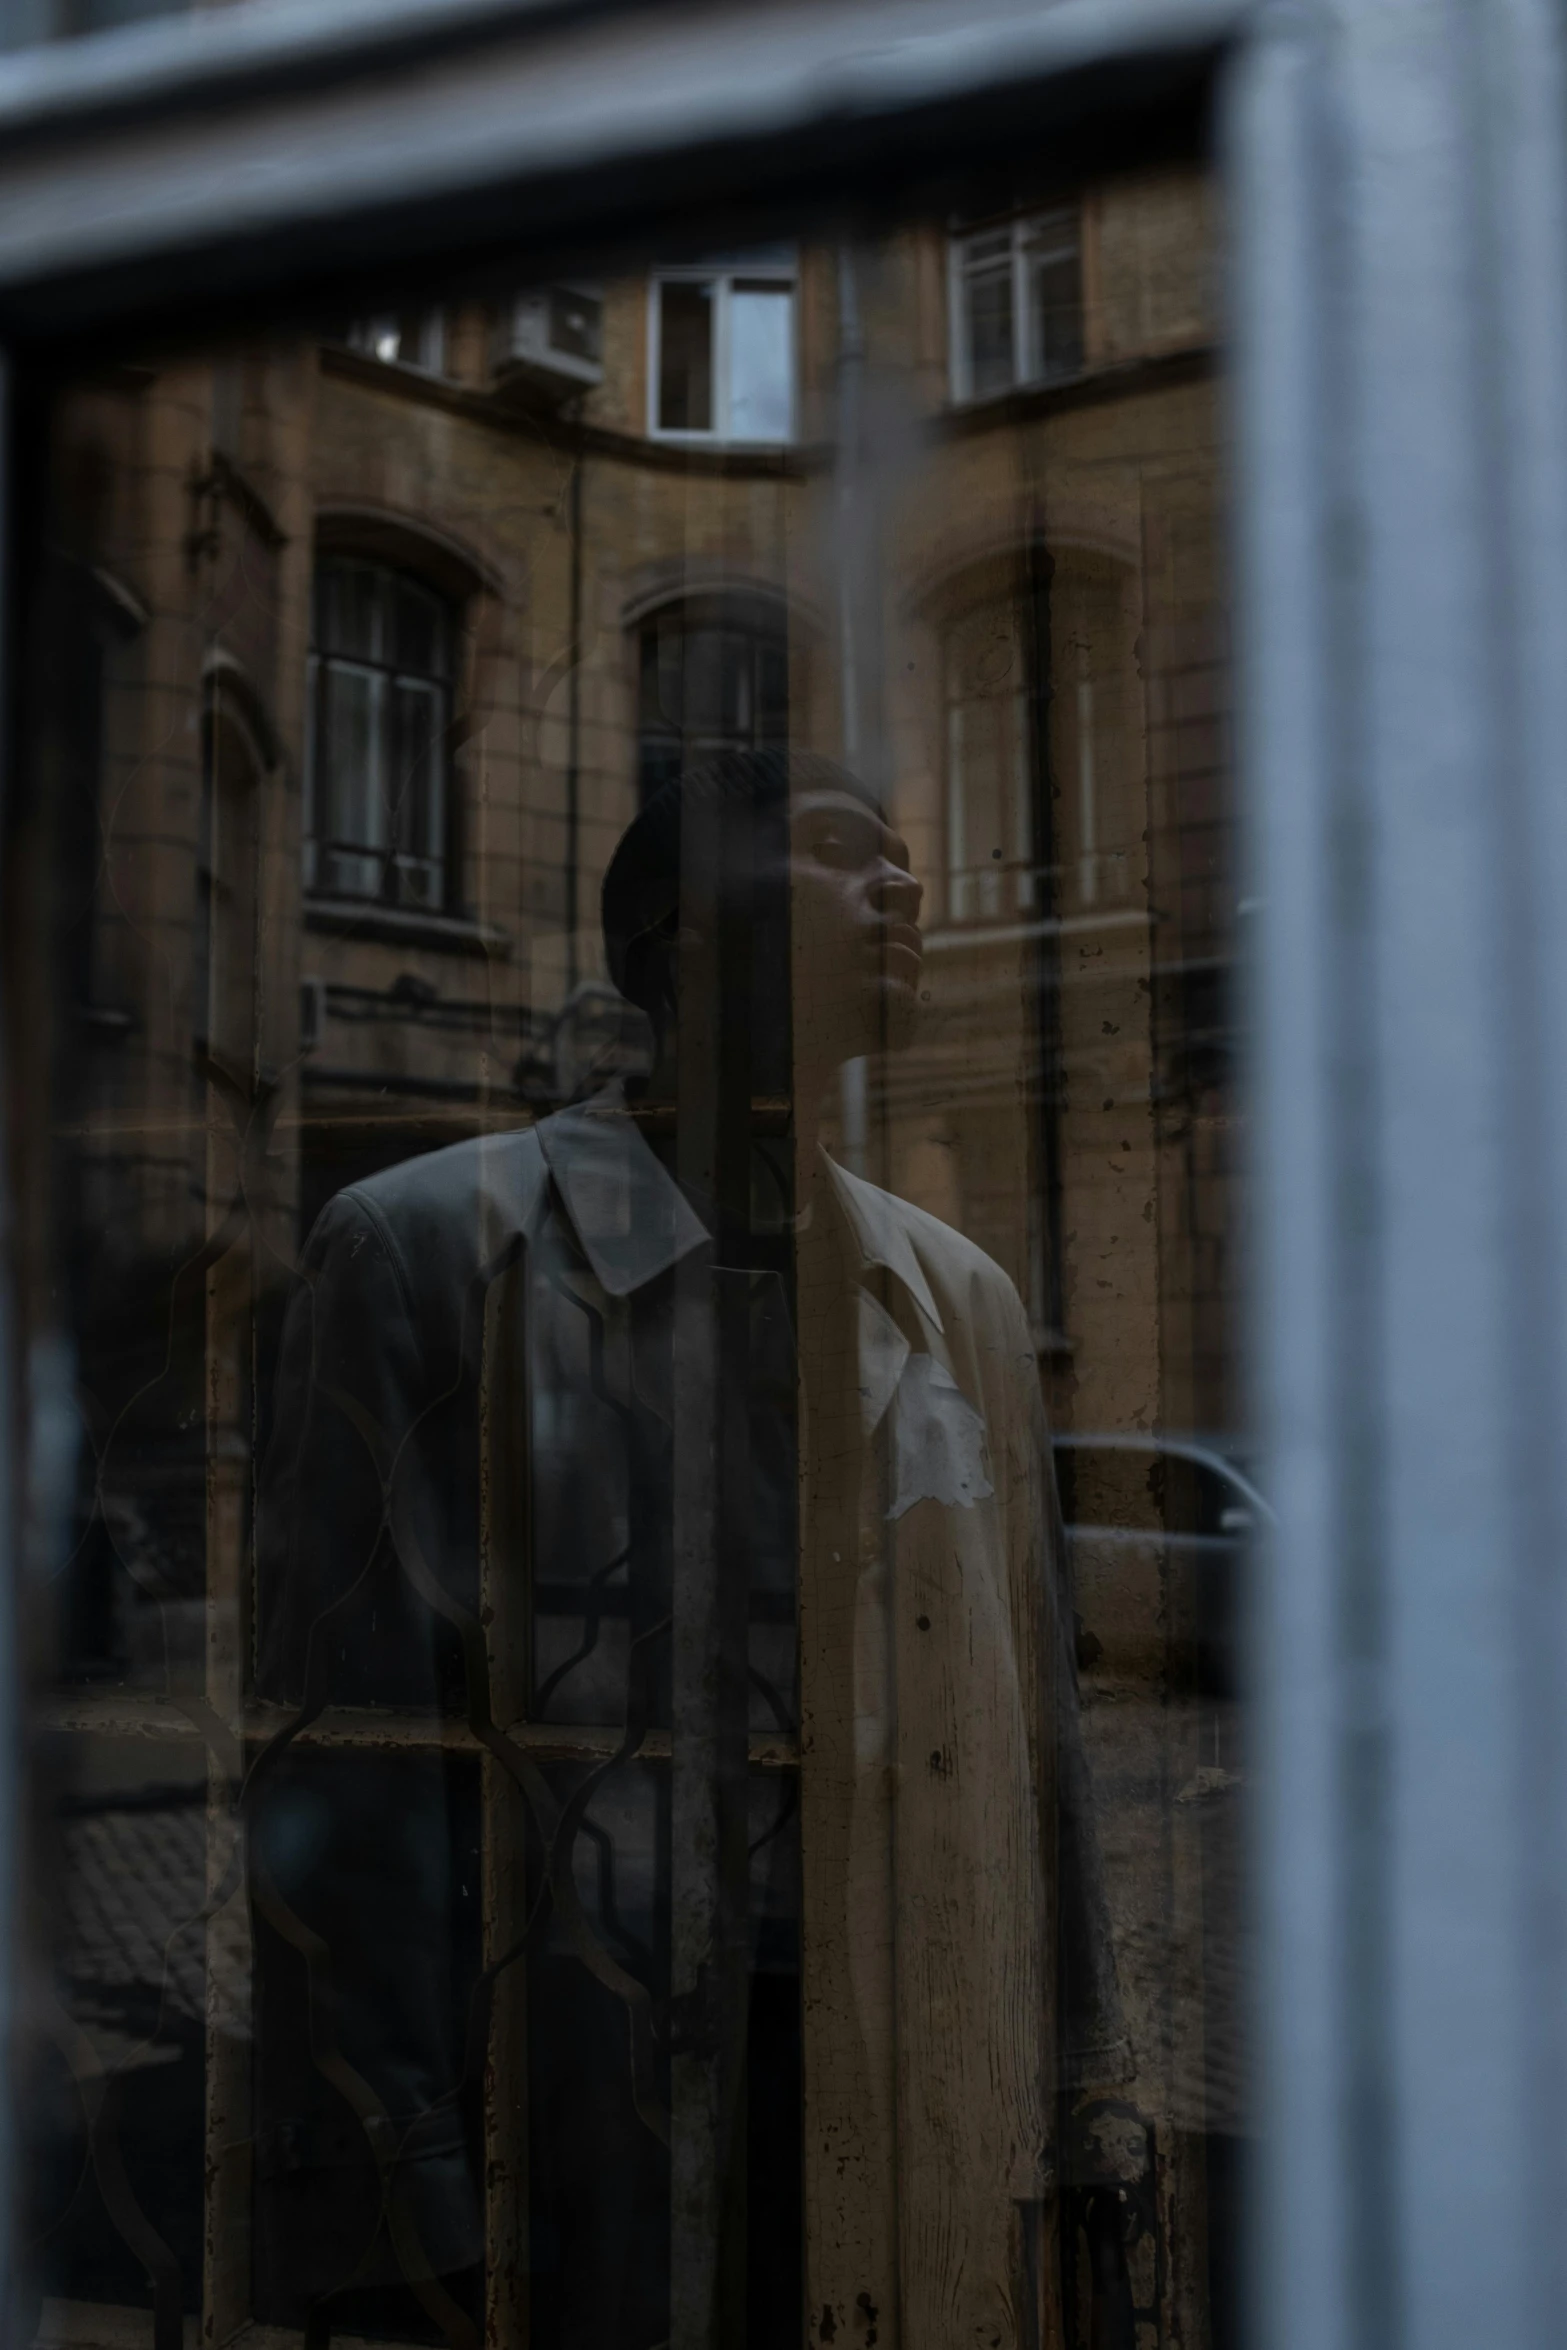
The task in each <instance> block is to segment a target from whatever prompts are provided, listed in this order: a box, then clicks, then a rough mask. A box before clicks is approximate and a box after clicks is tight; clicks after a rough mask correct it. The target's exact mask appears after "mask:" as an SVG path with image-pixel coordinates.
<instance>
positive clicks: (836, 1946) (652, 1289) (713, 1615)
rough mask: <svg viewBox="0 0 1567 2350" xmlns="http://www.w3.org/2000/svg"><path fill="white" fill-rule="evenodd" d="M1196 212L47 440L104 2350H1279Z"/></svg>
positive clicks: (1163, 174) (62, 1123) (39, 1976)
mask: <svg viewBox="0 0 1567 2350" xmlns="http://www.w3.org/2000/svg"><path fill="white" fill-rule="evenodd" d="M1213 234H1214V230H1213V221H1212V216H1211V206H1210V201H1209V197H1208V193H1207V186H1206V182H1205V179H1204V177H1203V175H1202V173H1201V172H1200V171H1199V170H1198V169H1196V168H1195V167H1193V168H1191V169H1185V168H1180V169H1178V168H1175V167H1173V166H1171V167H1167V168H1164V167H1162V168H1161V169H1160V170H1159V171H1157V172H1145V173H1134V174H1126V175H1122V176H1120V177H1116V178H1111V179H1106V180H1103V181H1095V182H1090V183H1088V184H1085V185H1077V186H1067V187H1063V186H1061V185H1060V184H1059V183H1058V182H1049V181H1045V180H1040V181H1038V182H1037V183H1036V182H1032V181H1027V180H1023V179H1019V180H1016V181H1009V182H1008V183H1007V185H1006V186H1005V187H998V186H995V185H992V186H989V187H987V188H985V189H976V190H974V191H973V192H972V195H971V196H970V197H965V199H964V203H963V205H962V207H961V208H959V209H957V210H954V209H953V207H952V205H951V203H950V202H949V201H946V200H944V202H943V205H942V207H941V208H940V209H933V210H932V211H931V213H930V214H929V216H928V217H926V218H924V219H922V220H919V221H916V222H915V223H914V224H913V225H912V226H910V227H908V228H906V229H904V230H902V231H900V232H899V233H898V234H896V235H887V236H883V237H880V238H878V239H874V240H871V239H866V238H864V237H857V236H854V235H850V234H847V233H846V234H845V235H844V236H842V237H841V238H837V239H833V238H825V237H824V238H818V239H817V241H811V240H809V239H807V240H804V241H801V242H799V243H798V244H789V243H779V244H774V245H771V246H768V247H767V248H766V249H764V250H759V251H751V252H735V251H732V250H729V249H727V248H726V249H724V250H723V251H721V252H715V253H714V254H713V255H712V256H711V257H704V256H703V255H701V254H696V255H692V254H690V253H682V254H678V255H673V256H669V257H667V258H666V257H660V256H656V255H655V256H651V257H650V258H649V260H648V265H647V266H646V267H645V268H643V269H641V270H637V271H628V270H626V268H625V266H624V264H623V263H622V265H621V274H619V275H616V276H613V277H606V278H602V279H596V278H593V277H591V276H589V275H583V276H578V277H572V278H569V279H562V280H560V281H558V282H555V281H550V282H546V283H543V284H534V285H529V286H525V287H523V288H521V289H520V290H519V291H517V292H516V293H515V294H508V295H507V296H506V297H505V298H504V299H499V298H497V299H491V300H489V301H484V302H481V301H478V300H475V299H471V298H468V297H464V298H463V299H461V300H458V299H453V300H451V301H450V302H448V303H445V304H442V303H439V302H432V301H430V300H428V299H426V298H423V297H421V299H419V300H417V301H412V302H409V303H408V304H406V305H404V306H403V307H402V308H400V309H399V308H396V307H391V306H387V307H383V308H382V309H380V310H377V309H375V308H374V307H373V306H371V305H367V306H366V308H365V310H364V312H363V314H362V315H358V316H354V317H350V318H345V319H344V320H343V321H342V322H341V325H340V328H339V329H338V330H337V331H336V332H334V333H331V334H325V333H322V332H320V331H319V330H317V331H316V332H315V333H314V334H312V335H305V334H303V333H301V332H299V331H297V330H285V329H279V330H277V331H275V332H272V331H269V332H267V333H266V334H260V333H258V334H257V336H256V338H255V339H254V340H251V341H249V342H245V343H239V344H227V345H224V346H223V347H222V348H208V349H202V350H197V351H195V352H194V353H188V354H186V355H185V356H183V357H173V358H171V357H169V356H168V355H166V354H165V355H162V356H158V357H155V358H150V359H147V360H145V361H143V360H140V359H136V358H134V357H132V358H128V359H122V360H120V361H117V362H116V363H115V364H113V365H110V364H108V363H107V361H106V363H105V365H104V367H103V369H102V371H101V372H100V373H98V374H96V375H94V376H92V377H91V378H83V379H82V380H80V381H78V382H74V383H72V384H70V385H69V386H67V387H66V388H65V389H64V390H62V391H61V392H60V394H59V396H58V397H57V399H56V400H55V402H54V405H53V408H52V411H51V413H50V417H49V424H48V436H47V446H46V447H43V448H41V449H40V451H39V456H38V465H37V469H36V475H35V483H36V490H37V500H38V505H39V519H38V529H37V534H36V545H35V555H34V576H33V579H32V583H31V592H30V594H29V597H28V624H27V625H28V634H27V644H26V649H25V660H24V663H23V674H24V679H25V685H26V692H27V697H28V707H27V728H26V738H25V757H24V761H23V773H22V778H21V787H20V790H19V792H18V793H17V795H16V798H15V806H14V817H13V829H12V837H11V840H10V842H9V844H8V847H7V854H6V864H5V872H6V876H7V888H8V892H9V895H8V900H7V919H6V952H7V954H8V955H9V957H10V970H11V974H12V985H11V990H10V1001H11V1002H12V1004H13V1005H17V1006H19V1007H21V1009H20V1012H19V1015H18V1018H17V1021H16V1025H15V1028H14V1032H13V1034H12V1036H11V1038H10V1041H9V1045H8V1051H9V1056H10V1066H11V1068H12V1071H13V1079H14V1097H13V1098H14V1100H15V1102H16V1104H17V1105H18V1112H17V1115H16V1118H15V1128H16V1134H17V1157H18V1165H19V1169H20V1176H19V1181H20V1185H21V1194H20V1209H19V1214H20V1217H21V1226H22V1232H23V1236H24V1240H25V1247H24V1250H23V1252H22V1265H23V1272H22V1295H21V1298H20V1311H21V1313H22V1316H23V1321H24V1326H25V1329H26V1332H27V1337H28V1348H29V1353H28V1362H29V1382H28V1397H27V1414H28V1453H27V1457H28V1461H29V1464H30V1465H29V1480H30V1483H29V1495H30V1518H29V1524H30V1537H29V1539H30V1545H31V1548H30V1565H29V1582H28V1598H27V1611H28V1612H27V1623H26V1631H27V1641H28V1654H29V1659H30V1670H31V1674H32V1681H33V1690H34V1716H33V1721H34V1735H33V1738H32V1743H31V1748H30V1754H31V1767H30V1780H29V1820H30V1830H29V1833H30V1838H31V1845H30V1849H31V1855H32V1859H31V1882H32V1886H33V1899H32V1902H31V1906H30V1910H29V1918H28V1936H29V1943H28V1947H29V1960H28V1964H29V1970H30V1972H29V1977H28V1981H29V1991H28V1999H27V2013H26V2019H25V2022H26V2029H25V2033H24V2040H23V2049H22V2055H21V2058H20V2062H21V2064H22V2068H23V2075H24V2092H25V2093H24V2097H23V2106H24V2110H25V2114H26V2119H27V2128H28V2132H29V2143H28V2150H27V2160H26V2164H25V2201H26V2214H25V2219H26V2233H27V2239H28V2250H27V2292H28V2296H29V2300H28V2316H27V2321H26V2322H27V2326H28V2328H29V2329H33V2330H35V2332H36V2338H37V2339H38V2340H39V2341H40V2342H41V2343H66V2342H70V2343H74V2344H78V2345H84V2346H86V2345H102V2346H103V2350H110V2346H111V2345H112V2346H116V2350H128V2346H130V2345H139V2344H143V2343H145V2344H148V2345H151V2346H153V2350H175V2345H176V2344H178V2343H180V2342H181V2341H182V2339H184V2338H186V2335H185V2329H186V2328H188V2327H191V2326H198V2325H199V2327H200V2328H201V2334H200V2338H201V2339H202V2340H203V2341H205V2342H209V2343H212V2344H215V2345H216V2344H222V2343H226V2342H228V2341H230V2340H233V2339H236V2338H239V2337H242V2336H245V2329H246V2328H252V2327H253V2328H256V2329H260V2330H259V2331H257V2332H256V2333H254V2334H253V2335H250V2336H246V2337H245V2338H248V2339H252V2340H254V2341H256V2342H257V2343H265V2344H267V2345H269V2346H271V2345H281V2344H286V2343H292V2342H302V2343H308V2344H310V2345H311V2346H312V2350H319V2346H320V2345H324V2344H326V2343H328V2342H330V2341H333V2340H374V2341H384V2342H393V2343H408V2344H413V2343H425V2342H446V2343H449V2344H451V2345H452V2346H453V2350H472V2346H474V2345H477V2344H478V2343H479V2342H481V2341H483V2342H485V2343H487V2344H493V2345H497V2346H501V2345H504V2346H511V2345H517V2346H520V2345H522V2344H524V2343H527V2344H532V2345H535V2346H536V2350H555V2346H556V2345H559V2346H562V2350H565V2346H567V2345H570V2346H572V2350H656V2346H658V2345H661V2344H668V2345H672V2346H673V2350H710V2346H717V2345H719V2344H722V2345H723V2346H724V2350H733V2346H734V2345H736V2344H739V2343H742V2342H743V2343H747V2344H750V2345H752V2350H775V2346H776V2350H783V2346H785V2345H798V2344H800V2343H801V2342H809V2343H810V2344H813V2345H816V2344H822V2345H826V2344H834V2345H836V2346H838V2350H873V2346H874V2350H926V2346H927V2345H928V2346H929V2350H955V2346H956V2345H959V2344H962V2345H965V2346H971V2345H978V2346H983V2350H990V2346H992V2345H996V2346H1005V2350H1044V2346H1048V2350H1155V2346H1157V2345H1163V2344H1175V2343H1177V2342H1178V2343H1180V2344H1182V2345H1185V2346H1186V2350H1231V2346H1232V2345H1234V2344H1236V2343H1237V2342H1238V2341H1239V2340H1240V2338H1241V2335H1240V2319H1239V2313H1238V2303H1237V2291H1236V2275H1235V2270H1236V2213H1237V2199H1238V2194H1239V2184H1240V2179H1241V2174H1242V2171H1243V2168H1244V2159H1245V2146H1246V2137H1247V2128H1248V2120H1247V2115H1248V2102H1247V2094H1246V2082H1245V2063H1244V2048H1243V2044H1242V2036H1241V2031H1240V2013H1241V2007H1242V1999H1241V1983H1242V1978H1243V1973H1244V1963H1245V1954H1244V1946H1243V1941H1242V1936H1241V1918H1242V1915H1243V1906H1242V1903H1241V1900H1240V1886H1239V1875H1238V1871H1239V1854H1240V1849H1241V1846H1240V1837H1239V1817H1238V1813H1239V1805H1240V1803H1241V1801H1242V1787H1243V1767H1242V1764H1243V1758H1242V1752H1241V1743H1240V1722H1239V1719H1238V1704H1239V1687H1238V1649H1237V1642H1238V1630H1239V1625H1240V1621H1241V1616H1242V1611H1243V1607H1244V1600H1245V1591H1246V1585H1247V1580H1248V1576H1249V1575H1250V1573H1251V1572H1252V1571H1253V1568H1252V1550H1251V1538H1252V1537H1253V1535H1254V1534H1255V1532H1256V1530H1257V1528H1258V1525H1259V1522H1260V1521H1262V1520H1263V1519H1265V1517H1266V1514H1267V1503H1266V1499H1265V1497H1264V1496H1263V1495H1261V1494H1259V1493H1258V1492H1257V1490H1256V1489H1255V1486H1254V1484H1253V1482H1252V1479H1251V1477H1250V1475H1249V1473H1248V1467H1247V1456H1246V1450H1245V1443H1244V1424H1245V1421H1244V1398H1243V1395H1242V1393H1241V1390H1240V1386H1239V1382H1238V1371H1237V1360H1236V1346H1235V1329H1236V1322H1237V1318H1238V1317H1237V1308H1238V1305H1239V1302H1240V1301H1239V1297H1238V1272H1237V1250H1238V1241H1237V1234H1238V1231H1239V1229H1240V1226H1241V1222H1242V1215H1243V1201H1242V1199H1241V1195H1240V1190H1239V1186H1238V1182H1237V1175H1236V1166H1237V1134H1238V1131H1239V1120H1240V1117H1241V1113H1242V1107H1243V1105H1242V1104H1241V1102H1240V1100H1239V1098H1238V1095H1237V1090H1236V1079H1235V1069H1234V1046H1235V1040H1236V1035H1237V1031H1238V1024H1239V1020H1240V1016H1241V1015H1240V1006H1239V996H1238V990H1237V980H1236V974H1237V970H1238V968H1239V962H1240V957H1241V954H1242V951H1243V947H1244V933H1245V914H1244V908H1243V905H1242V903H1241V900H1240V897H1239V880H1238V872H1237V863H1236V853H1235V844H1234V835H1233V822H1232V794H1231V785H1230V770H1229V739H1228V709H1229V670H1228V663H1227V627H1228V624H1227V615H1226V603H1225V581H1224V572H1223V561H1222V549H1223V539H1224V519H1223V507H1222V473H1223V450H1222V443H1221V432H1220V422H1221V411H1220V405H1219V383H1218V362H1217V355H1216V350H1215V342H1214V323H1213V316H1214V314H1213V296H1212V286H1211V264H1212V252H1213Z"/></svg>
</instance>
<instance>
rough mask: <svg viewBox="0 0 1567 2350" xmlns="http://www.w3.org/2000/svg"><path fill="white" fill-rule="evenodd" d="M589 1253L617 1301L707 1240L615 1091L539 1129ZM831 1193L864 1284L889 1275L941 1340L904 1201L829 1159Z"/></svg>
mask: <svg viewBox="0 0 1567 2350" xmlns="http://www.w3.org/2000/svg"><path fill="white" fill-rule="evenodd" d="M534 1132H535V1134H536V1135H537V1136H538V1141H539V1148H540V1150H541V1151H542V1152H543V1154H544V1159H545V1163H546V1165H547V1166H548V1168H549V1171H550V1174H551V1175H552V1176H553V1178H554V1182H555V1189H556V1191H557V1193H558V1194H559V1197H560V1201H561V1205H562V1207H563V1209H564V1210H565V1214H566V1219H567V1222H568V1223H569V1224H570V1226H571V1228H572V1231H573V1233H574V1234H575V1235H576V1238H577V1241H578V1243H579V1245H580V1246H581V1249H582V1253H583V1255H584V1256H585V1257H586V1258H587V1260H588V1263H589V1264H590V1265H591V1266H592V1268H593V1272H594V1275H595V1277H596V1279H597V1280H598V1281H599V1283H600V1284H601V1286H602V1287H603V1289H604V1290H605V1292H606V1293H607V1294H608V1295H609V1296H610V1297H629V1296H630V1294H631V1292H632V1291H633V1290H635V1289H641V1288H644V1287H645V1286H646V1284H647V1283H648V1282H650V1281H656V1280H657V1279H658V1277H659V1276H660V1274H663V1273H667V1272H668V1271H669V1270H670V1268H671V1267H672V1266H673V1265H676V1264H678V1263H679V1261H680V1259H681V1258H682V1257H684V1256H689V1255H690V1253H691V1251H692V1250H693V1249H697V1248H701V1247H703V1246H704V1245H705V1244H706V1242H707V1241H708V1238H709V1234H708V1231H707V1227H706V1225H705V1224H704V1223H703V1222H702V1219H701V1217H700V1216H699V1215H698V1214H697V1212H696V1210H695V1209H694V1208H693V1207H692V1206H691V1203H690V1201H689V1200H688V1199H687V1198H686V1196H685V1193H684V1192H683V1191H682V1190H681V1188H680V1186H679V1184H678V1183H677V1182H676V1181H675V1179H674V1177H673V1176H672V1175H671V1174H670V1173H669V1171H668V1169H667V1168H666V1167H665V1166H664V1165H663V1163H662V1162H661V1161H660V1159H659V1158H658V1157H657V1155H656V1153H655V1152H653V1151H652V1150H650V1149H649V1147H648V1145H647V1143H646V1141H645V1140H644V1139H643V1137H642V1135H641V1134H640V1133H639V1132H638V1129H637V1123H636V1120H635V1119H634V1118H632V1117H629V1116H628V1115H627V1113H626V1109H625V1105H624V1102H623V1101H622V1099H621V1097H620V1094H619V1091H618V1089H617V1090H615V1091H613V1092H608V1093H605V1094H601V1095H599V1096H598V1097H597V1099H595V1100H594V1101H591V1102H584V1103H579V1104H574V1105H573V1106H572V1107H571V1108H570V1109H566V1110H557V1111H556V1112H555V1114H554V1116H553V1117H549V1118H544V1119H541V1121H540V1123H539V1124H538V1125H537V1126H536V1127H535V1128H534ZM822 1160H823V1163H824V1165H825V1166H826V1169H827V1172H828V1175H829V1177H830V1178H831V1181H832V1188H833V1195H834V1197H835V1199H836V1201H837V1203H838V1207H839V1209H840V1211H841V1212H842V1215H843V1220H844V1223H845V1225H846V1227H847V1230H848V1234H849V1237H850V1240H851V1241H852V1243H853V1246H854V1248H855V1250H856V1251H857V1252H858V1255H859V1267H858V1273H859V1277H860V1278H861V1279H863V1278H864V1276H865V1274H867V1273H870V1272H875V1271H881V1272H886V1273H890V1274H891V1275H892V1276H893V1278H894V1280H896V1281H898V1282H899V1283H901V1285H902V1286H903V1288H904V1289H906V1290H907V1291H908V1293H909V1296H910V1297H911V1298H912V1299H913V1301H914V1304H915V1305H916V1307H917V1308H918V1309H919V1312H920V1314H921V1315H922V1316H923V1318H924V1320H925V1323H926V1324H927V1326H928V1328H929V1330H930V1331H931V1332H932V1333H933V1334H934V1335H935V1336H937V1337H938V1338H939V1337H940V1336H941V1335H942V1320H941V1309H940V1308H939V1306H938V1305H937V1303H936V1299H935V1295H934V1293H933V1292H932V1289H931V1286H930V1283H929V1281H928V1280H927V1278H926V1275H925V1268H924V1267H923V1265H922V1264H921V1263H920V1261H919V1258H918V1256H917V1255H916V1254H915V1251H914V1244H913V1242H912V1241H911V1240H910V1238H909V1233H908V1225H907V1222H906V1220H905V1216H904V1215H903V1214H900V1212H899V1210H900V1206H901V1203H900V1202H899V1201H897V1200H895V1199H894V1198H893V1197H892V1195H891V1193H890V1192H886V1191H883V1190H882V1189H881V1187H880V1186H879V1185H878V1184H875V1183H868V1182H867V1181H866V1180H865V1178H864V1177H863V1176H861V1175H851V1174H850V1172H849V1170H848V1168H847V1167H840V1166H839V1165H838V1163H837V1161H836V1160H835V1159H833V1158H830V1157H829V1156H828V1154H827V1152H826V1151H825V1150H824V1151H823V1152H822Z"/></svg>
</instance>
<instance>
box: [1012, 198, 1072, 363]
mask: <svg viewBox="0 0 1567 2350" xmlns="http://www.w3.org/2000/svg"><path fill="white" fill-rule="evenodd" d="M1024 255H1025V259H1026V263H1027V268H1028V298H1029V305H1030V310H1031V313H1032V326H1033V334H1034V358H1033V366H1034V370H1035V372H1036V374H1037V375H1038V376H1039V378H1040V380H1041V381H1042V382H1045V383H1050V382H1053V381H1055V380H1056V379H1057V378H1058V377H1060V376H1064V375H1075V374H1076V373H1077V370H1078V369H1079V368H1080V367H1081V366H1082V363H1083V275H1082V261H1081V256H1080V252H1079V245H1078V233H1077V215H1076V213H1075V212H1066V211H1062V212H1052V213H1046V214H1044V215H1043V216H1042V217H1041V218H1040V219H1039V220H1037V221H1036V222H1035V223H1034V224H1033V227H1032V228H1031V229H1030V231H1029V233H1028V236H1027V239H1026V242H1025V245H1024Z"/></svg>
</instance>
